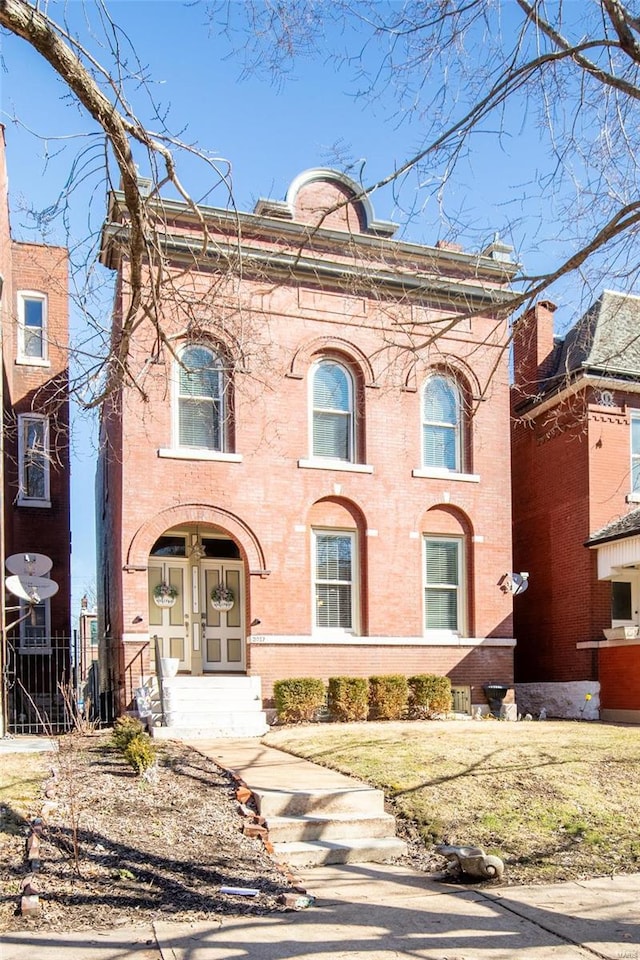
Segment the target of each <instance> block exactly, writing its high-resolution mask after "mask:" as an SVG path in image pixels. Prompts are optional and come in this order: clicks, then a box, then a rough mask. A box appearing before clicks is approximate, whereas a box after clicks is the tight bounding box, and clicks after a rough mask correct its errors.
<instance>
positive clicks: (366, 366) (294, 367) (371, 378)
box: [288, 337, 376, 387]
mask: <svg viewBox="0 0 640 960" xmlns="http://www.w3.org/2000/svg"><path fill="white" fill-rule="evenodd" d="M332 353H333V354H336V353H337V354H339V355H340V356H343V357H344V358H345V360H347V361H349V362H351V363H354V364H355V365H356V366H357V367H358V368H359V370H360V373H361V374H362V380H363V382H364V385H365V387H374V386H376V383H375V374H374V372H373V367H372V366H371V361H370V360H369V358H368V357H367V355H366V354H365V353H363V352H362V350H360V348H359V347H356V346H354V344H353V343H350V342H349V341H348V340H344V339H343V338H342V337H315V338H314V339H313V340H308V341H307V342H306V343H303V344H302V345H301V346H299V347H298V349H297V350H296V352H295V353H294V355H293V357H292V358H291V363H290V365H289V374H288V375H289V376H290V377H293V378H294V379H296V380H302V379H303V378H304V376H305V374H306V372H307V370H308V368H309V367H310V366H311V363H312V362H313V359H314V357H316V356H318V354H332Z"/></svg>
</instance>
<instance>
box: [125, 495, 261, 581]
mask: <svg viewBox="0 0 640 960" xmlns="http://www.w3.org/2000/svg"><path fill="white" fill-rule="evenodd" d="M192 523H198V524H203V523H210V524H213V525H214V526H216V527H220V528H221V529H222V530H225V531H226V532H227V533H228V534H229V536H231V537H233V539H234V540H235V541H236V542H237V543H238V544H239V545H240V547H241V548H242V550H243V551H244V553H245V555H246V558H247V563H248V565H249V569H250V570H265V569H266V563H265V556H264V551H263V549H262V546H261V544H260V541H259V540H258V537H257V536H256V534H255V533H254V532H253V530H252V529H251V528H250V527H249V526H248V525H247V524H246V523H245V522H244V521H243V520H241V519H240V518H239V517H236V516H235V514H233V513H230V512H229V511H228V510H224V509H223V508H221V507H212V506H210V505H209V504H205V503H183V504H180V505H179V506H177V507H168V508H167V509H166V510H161V511H160V512H159V513H156V514H155V515H154V516H153V517H150V518H149V519H148V520H146V521H145V522H144V523H143V524H142V525H141V526H140V527H139V528H138V529H137V531H136V532H135V534H134V535H133V538H132V540H131V543H130V544H129V549H128V551H127V563H128V564H129V565H130V566H133V567H137V566H146V564H147V562H148V560H149V554H150V552H151V548H152V546H153V545H154V543H155V542H156V540H157V539H158V537H160V536H162V534H163V533H164V532H165V531H166V530H169V529H171V527H177V526H181V525H183V524H192Z"/></svg>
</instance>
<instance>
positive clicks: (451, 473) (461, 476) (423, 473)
mask: <svg viewBox="0 0 640 960" xmlns="http://www.w3.org/2000/svg"><path fill="white" fill-rule="evenodd" d="M411 476H412V477H423V478H424V479H426V480H459V481H461V482H462V483H480V474H479V473H456V472H455V470H438V469H436V468H434V467H420V468H418V469H416V470H412V471H411Z"/></svg>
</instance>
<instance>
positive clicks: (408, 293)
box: [98, 170, 515, 730]
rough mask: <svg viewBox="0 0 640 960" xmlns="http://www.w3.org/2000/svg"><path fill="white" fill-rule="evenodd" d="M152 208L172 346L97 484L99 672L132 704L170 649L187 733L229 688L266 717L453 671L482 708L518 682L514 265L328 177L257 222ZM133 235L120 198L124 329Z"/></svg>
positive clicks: (107, 255) (110, 243)
mask: <svg viewBox="0 0 640 960" xmlns="http://www.w3.org/2000/svg"><path fill="white" fill-rule="evenodd" d="M148 210H149V216H150V217H152V218H153V217H155V218H156V221H157V224H158V225H161V228H162V229H161V244H162V248H163V251H164V255H165V257H166V261H165V263H164V271H165V288H164V293H163V298H162V303H161V309H162V327H163V329H164V330H165V331H168V337H167V340H166V342H164V343H163V342H162V341H161V340H160V339H159V338H158V336H157V333H156V331H155V330H154V327H153V325H152V324H151V323H150V322H148V321H144V320H142V322H141V325H140V327H139V328H138V331H137V334H136V337H135V339H134V343H133V348H132V349H133V355H134V363H135V364H136V365H137V369H138V370H139V371H140V373H139V376H138V377H136V378H135V379H136V386H137V389H134V388H132V387H131V386H128V387H127V386H123V387H122V389H121V390H120V392H119V394H118V395H114V397H113V398H112V400H111V401H110V404H109V405H108V406H107V408H106V409H105V410H104V414H103V420H102V444H101V447H102V453H101V459H100V465H99V472H98V529H99V539H100V541H101V547H100V557H101V559H100V562H99V567H100V569H99V577H98V579H99V585H100V586H99V589H100V590H101V596H100V597H99V603H98V609H99V610H104V611H105V619H104V621H101V622H100V624H99V634H100V636H101V637H102V638H103V639H102V641H101V642H102V654H101V656H102V674H103V676H106V675H111V676H112V677H113V678H114V680H115V682H116V684H117V685H118V689H119V694H120V707H121V709H122V708H128V707H130V706H131V705H132V704H133V695H134V691H135V689H136V687H138V686H139V685H140V683H141V681H143V680H147V679H148V678H149V677H150V676H151V675H152V674H153V671H154V669H155V663H154V648H155V645H156V644H157V645H158V650H159V652H160V654H161V655H162V656H163V657H169V656H170V657H172V658H174V659H175V660H177V661H178V665H179V671H180V675H179V677H178V678H177V680H178V681H179V684H178V686H179V687H180V690H181V691H182V693H183V695H184V696H186V697H187V698H188V699H189V700H190V707H189V708H187V707H186V706H185V705H184V704H183V706H182V707H180V709H179V710H178V713H180V714H181V719H180V720H179V722H180V723H186V722H187V720H188V717H187V716H186V714H187V713H188V712H189V709H190V710H191V713H192V714H193V713H194V712H195V713H197V714H198V715H199V716H201V717H202V716H203V713H202V711H203V710H204V707H203V702H204V701H206V700H209V701H210V700H211V699H212V697H213V696H214V694H213V693H212V691H213V690H214V689H215V690H216V691H222V690H223V689H228V688H229V684H231V685H232V686H233V684H232V681H233V679H234V678H235V679H236V680H237V679H238V678H249V681H248V682H249V684H250V696H251V697H252V698H253V700H254V701H256V700H259V698H260V685H261V694H262V696H263V697H264V698H265V700H266V701H267V703H271V696H272V686H273V682H274V681H275V680H276V679H278V678H282V677H289V676H319V677H322V678H325V679H326V678H328V677H329V676H334V675H344V674H349V675H359V676H369V675H373V674H379V673H392V672H401V673H404V674H406V675H411V674H414V673H418V672H435V673H440V674H446V675H448V676H449V677H450V678H451V680H452V683H453V685H454V686H455V687H456V688H460V691H459V696H460V698H461V700H462V698H466V708H467V709H468V710H471V709H472V708H473V707H474V706H475V705H482V707H483V709H486V700H485V697H484V694H483V691H482V684H483V683H485V682H488V681H495V680H498V681H504V682H505V683H507V684H510V683H512V680H513V673H512V669H513V667H512V664H513V646H514V640H513V639H512V638H513V629H512V620H511V615H512V603H511V597H510V595H509V594H506V593H503V592H502V591H501V590H500V589H499V588H498V586H497V583H498V581H499V580H500V578H501V577H502V575H503V574H505V573H506V572H508V571H510V569H511V516H510V452H509V442H510V437H509V385H508V369H507V358H506V354H505V350H504V345H505V337H506V325H505V323H504V322H502V321H500V322H498V321H496V320H495V319H493V318H492V314H493V313H494V312H495V308H496V305H497V304H500V302H501V301H502V300H504V298H505V297H506V295H507V284H508V281H509V278H510V277H511V276H512V275H513V272H514V270H515V266H514V264H513V263H512V262H511V261H510V259H509V257H508V252H507V251H508V248H505V247H503V246H502V245H501V244H498V243H496V244H493V245H492V246H491V247H490V248H489V249H488V250H486V251H484V252H483V253H482V254H469V253H464V252H462V251H461V250H460V249H458V248H453V247H450V246H447V245H439V246H435V247H429V246H421V245H417V244H412V243H405V242H401V241H397V240H394V239H393V234H394V232H395V225H393V224H390V223H388V222H381V221H378V220H376V219H375V216H374V212H373V208H372V205H371V202H370V200H369V199H368V198H367V197H366V196H361V194H360V191H359V188H358V187H357V185H356V184H355V183H353V182H352V181H351V180H350V179H349V178H348V177H346V176H345V175H343V174H340V173H337V172H335V171H331V170H311V171H307V172H306V173H304V174H302V175H300V176H299V177H297V178H296V179H295V180H294V181H293V183H292V184H291V186H290V188H289V191H288V193H287V197H286V200H285V201H271V200H260V201H259V202H258V204H257V206H256V208H255V211H254V212H253V213H251V214H245V213H237V212H236V211H233V212H230V211H228V210H223V209H217V208H204V209H201V211H200V212H201V215H202V220H199V219H198V217H197V216H196V215H195V214H194V213H193V212H192V211H190V210H189V209H188V208H187V207H186V206H185V205H184V204H183V203H180V202H176V201H148ZM203 227H206V231H207V238H208V239H207V240H206V243H203ZM126 230H127V221H126V217H125V215H124V212H123V203H122V196H121V195H120V194H118V193H115V194H113V195H112V197H111V200H110V206H109V215H108V220H107V223H106V225H105V228H104V239H103V252H102V260H103V263H105V264H106V265H107V266H108V267H110V268H112V269H113V270H115V271H116V272H117V298H116V307H115V311H114V336H115V337H117V336H118V333H119V317H121V316H123V315H125V313H126V310H127V307H128V286H127V284H128V274H127V270H128V264H127V261H126V259H125V258H124V256H123V253H122V246H121V244H120V239H121V238H122V236H123V235H126ZM219 584H223V585H225V586H226V587H227V588H228V589H229V590H230V596H231V598H232V599H231V602H232V606H231V608H230V609H229V610H226V611H225V610H220V609H214V608H213V606H212V602H211V595H212V593H215V590H216V587H217V586H218V585H219ZM163 585H164V586H163ZM169 588H171V590H170V592H171V593H172V594H174V596H173V597H172V598H171V600H170V601H167V602H171V601H173V605H172V606H164V605H163V606H158V601H160V602H162V603H163V604H164V602H165V601H164V600H161V599H160V598H159V597H158V596H157V594H158V593H159V592H161V591H164V592H165V593H167V592H169ZM203 678H204V679H203ZM220 678H223V679H224V678H226V680H227V684H226V685H225V684H222V683H221V682H220ZM215 683H217V686H214V684H215ZM234 689H235V691H236V692H235V693H233V694H231V697H232V699H233V700H234V703H235V707H233V706H228V707H227V708H226V709H227V712H228V713H229V714H230V713H232V712H233V709H235V710H236V712H237V711H238V709H239V704H238V700H237V698H238V697H239V696H240V694H239V692H238V691H239V689H240V687H239V686H236V688H234ZM185 691H188V692H186V693H185ZM196 691H200V692H199V693H196ZM197 697H200V698H201V700H197ZM215 698H216V699H221V702H222V700H224V696H223V694H222V693H221V692H216V693H215ZM261 722H263V721H261ZM191 725H192V726H193V723H192V724H191ZM202 725H204V721H202ZM249 726H250V725H249ZM235 729H236V730H238V729H240V727H238V725H237V724H236V726H235ZM242 729H247V728H246V727H243V728H242Z"/></svg>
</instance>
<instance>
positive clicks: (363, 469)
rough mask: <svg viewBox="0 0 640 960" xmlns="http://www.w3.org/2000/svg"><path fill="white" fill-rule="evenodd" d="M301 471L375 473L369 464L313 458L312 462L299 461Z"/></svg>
mask: <svg viewBox="0 0 640 960" xmlns="http://www.w3.org/2000/svg"><path fill="white" fill-rule="evenodd" d="M298 467H300V469H301V470H342V471H344V472H345V473H373V467H372V466H371V464H368V463H350V462H349V461H347V460H331V459H330V458H328V457H327V458H323V457H312V458H311V459H310V460H298Z"/></svg>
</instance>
